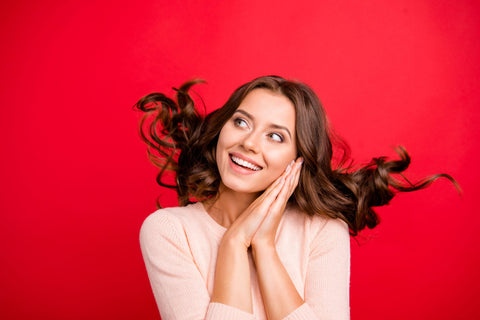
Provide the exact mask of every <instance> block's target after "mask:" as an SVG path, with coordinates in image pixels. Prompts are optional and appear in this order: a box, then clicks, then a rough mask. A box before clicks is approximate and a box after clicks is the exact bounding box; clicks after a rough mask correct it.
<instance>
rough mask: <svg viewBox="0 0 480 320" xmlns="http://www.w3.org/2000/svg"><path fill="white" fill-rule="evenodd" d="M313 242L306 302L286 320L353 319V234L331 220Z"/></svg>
mask: <svg viewBox="0 0 480 320" xmlns="http://www.w3.org/2000/svg"><path fill="white" fill-rule="evenodd" d="M317 229H318V230H317V231H316V232H315V233H314V235H313V239H311V247H310V255H309V257H308V259H309V260H308V267H307V274H306V279H305V297H304V301H305V303H304V304H302V305H301V306H300V307H298V308H297V309H295V310H294V311H293V312H291V313H290V314H289V315H288V316H287V317H285V318H284V319H283V320H348V319H350V306H349V286H350V235H349V232H348V226H347V225H346V224H345V223H344V222H343V221H341V220H339V219H336V220H333V219H331V220H328V221H327V222H326V223H325V225H324V227H323V228H321V227H320V228H317Z"/></svg>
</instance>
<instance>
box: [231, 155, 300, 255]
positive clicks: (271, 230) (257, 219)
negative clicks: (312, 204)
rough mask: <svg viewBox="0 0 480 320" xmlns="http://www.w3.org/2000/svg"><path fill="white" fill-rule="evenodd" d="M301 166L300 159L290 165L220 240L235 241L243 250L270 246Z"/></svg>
mask: <svg viewBox="0 0 480 320" xmlns="http://www.w3.org/2000/svg"><path fill="white" fill-rule="evenodd" d="M302 162H303V159H302V158H299V159H297V161H295V162H293V161H292V163H291V164H290V165H289V166H288V167H287V168H286V169H285V172H284V173H283V174H282V175H281V176H280V177H279V178H278V179H277V180H275V181H274V182H273V183H272V184H271V185H270V186H269V187H268V188H267V189H266V190H265V191H264V192H263V193H262V194H261V195H260V196H259V197H258V198H257V199H255V201H254V202H252V204H251V205H250V206H249V207H248V208H247V209H246V210H245V211H244V212H243V213H242V214H241V215H240V216H239V217H238V218H237V219H236V220H235V222H234V223H233V224H232V225H231V226H230V228H229V229H228V230H227V232H226V234H225V236H224V238H227V239H233V241H234V242H237V241H238V242H240V243H242V245H243V246H244V247H245V248H248V247H250V246H251V245H257V244H264V243H265V244H274V242H275V234H276V231H277V228H278V224H279V223H280V219H281V217H282V213H283V211H284V209H285V206H286V204H287V201H288V199H289V198H290V196H291V195H292V193H293V191H294V190H295V187H296V186H297V184H298V179H299V176H300V170H301V165H302Z"/></svg>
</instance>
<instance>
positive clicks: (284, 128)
mask: <svg viewBox="0 0 480 320" xmlns="http://www.w3.org/2000/svg"><path fill="white" fill-rule="evenodd" d="M237 112H238V113H241V114H243V115H244V116H245V117H247V118H249V119H250V120H255V117H254V116H253V115H251V114H250V113H248V112H247V111H245V110H242V109H237V110H235V113H237ZM269 126H270V127H272V128H275V129H280V130H284V131H286V132H287V133H288V136H289V137H290V139H291V138H292V134H291V133H290V130H288V128H287V127H285V126H281V125H279V124H275V123H271V124H269Z"/></svg>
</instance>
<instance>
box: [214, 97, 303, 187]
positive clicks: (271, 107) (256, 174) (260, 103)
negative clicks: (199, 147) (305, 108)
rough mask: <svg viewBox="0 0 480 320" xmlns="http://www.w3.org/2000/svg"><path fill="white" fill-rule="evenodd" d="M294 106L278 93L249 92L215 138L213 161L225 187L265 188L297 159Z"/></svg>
mask: <svg viewBox="0 0 480 320" xmlns="http://www.w3.org/2000/svg"><path fill="white" fill-rule="evenodd" d="M295 134H296V132H295V108H294V106H293V104H292V102H291V101H290V100H289V99H288V98H287V97H285V96H283V95H281V94H277V93H274V92H272V91H270V90H267V89H263V88H259V89H254V90H253V91H251V92H250V93H249V94H248V95H247V96H246V97H245V99H244V100H243V101H242V103H241V104H240V106H239V107H238V108H237V110H236V111H235V113H234V114H233V116H232V117H231V118H230V119H229V120H228V121H227V123H226V124H225V125H224V127H223V128H222V130H221V131H220V136H219V138H218V143H217V150H216V160H217V166H218V170H219V172H220V177H221V180H222V183H223V185H224V186H226V187H227V188H229V189H232V190H234V191H237V192H244V193H253V192H259V191H263V190H265V189H266V188H267V187H268V186H269V185H270V184H271V183H272V182H273V181H274V180H275V179H276V178H278V177H279V176H280V175H281V174H282V173H283V171H284V170H285V168H286V167H287V165H288V164H289V163H290V162H291V161H292V160H294V159H295V158H296V155H297V146H296V143H295V141H296V139H295Z"/></svg>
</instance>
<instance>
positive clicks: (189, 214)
mask: <svg viewBox="0 0 480 320" xmlns="http://www.w3.org/2000/svg"><path fill="white" fill-rule="evenodd" d="M200 205H201V204H199V203H194V204H189V205H187V206H185V207H169V208H162V209H158V210H157V211H155V212H153V213H151V214H150V215H149V216H147V218H145V220H144V221H143V224H142V227H141V228H140V235H142V234H147V235H148V234H164V233H175V232H178V231H179V230H181V229H183V228H184V225H185V223H187V222H188V221H191V220H192V219H194V218H195V217H197V218H198V217H199V216H201V215H200V214H199V213H201V208H200V207H199V206H200Z"/></svg>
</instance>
